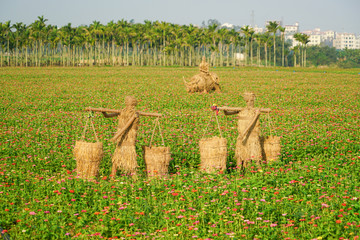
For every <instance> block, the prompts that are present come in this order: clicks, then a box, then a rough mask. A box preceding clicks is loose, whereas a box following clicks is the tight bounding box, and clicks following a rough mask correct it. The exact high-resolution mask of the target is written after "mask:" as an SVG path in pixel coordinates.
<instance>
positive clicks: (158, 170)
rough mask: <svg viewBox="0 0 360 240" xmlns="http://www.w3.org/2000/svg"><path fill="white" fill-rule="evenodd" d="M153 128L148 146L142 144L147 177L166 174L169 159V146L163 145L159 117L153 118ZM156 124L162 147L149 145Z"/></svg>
mask: <svg viewBox="0 0 360 240" xmlns="http://www.w3.org/2000/svg"><path fill="white" fill-rule="evenodd" d="M154 122H155V124H154V129H153V131H152V135H151V140H150V144H149V146H143V152H144V160H145V164H146V172H147V176H148V177H163V176H166V175H167V174H168V171H169V170H168V169H169V163H170V160H171V152H170V147H165V142H164V137H163V135H162V133H161V128H160V122H159V118H156V119H155V120H154ZM156 126H158V127H159V133H160V136H161V139H162V145H163V146H162V147H156V146H151V143H152V141H153V137H154V133H155V129H156Z"/></svg>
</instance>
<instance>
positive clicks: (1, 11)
mask: <svg viewBox="0 0 360 240" xmlns="http://www.w3.org/2000/svg"><path fill="white" fill-rule="evenodd" d="M252 11H254V23H255V24H256V25H258V26H259V27H264V23H265V21H266V20H272V21H273V20H283V23H284V24H285V25H291V24H294V23H295V22H298V23H299V25H300V30H301V31H304V30H312V29H314V28H320V29H321V30H324V31H325V30H334V31H337V32H350V33H356V34H360V0H177V1H175V0H127V1H124V0H0V22H5V21H8V20H10V21H11V23H12V24H14V23H16V22H23V23H25V24H30V23H32V22H34V21H35V20H36V19H37V17H38V16H42V15H43V16H44V17H45V18H46V19H48V22H47V23H48V24H52V25H57V26H58V27H62V26H64V25H66V24H68V23H71V24H72V25H73V26H79V25H81V24H83V25H90V24H91V23H92V22H93V21H95V20H96V21H100V22H101V23H102V24H107V23H108V22H109V21H111V20H114V21H115V22H116V21H117V20H120V19H125V20H131V19H134V20H135V22H140V23H143V21H144V20H151V21H155V20H159V21H166V22H170V23H177V24H190V23H192V24H196V25H201V23H202V22H203V21H205V22H207V20H208V19H217V20H218V21H220V22H221V23H226V22H227V23H232V24H234V25H239V26H243V25H251V23H252V17H251V13H252Z"/></svg>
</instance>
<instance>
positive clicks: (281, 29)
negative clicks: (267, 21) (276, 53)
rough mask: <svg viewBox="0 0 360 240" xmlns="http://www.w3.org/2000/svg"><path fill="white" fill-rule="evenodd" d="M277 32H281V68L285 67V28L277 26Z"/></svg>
mask: <svg viewBox="0 0 360 240" xmlns="http://www.w3.org/2000/svg"><path fill="white" fill-rule="evenodd" d="M279 31H280V32H281V41H282V51H281V66H282V67H283V66H284V65H285V63H284V60H285V54H284V51H285V28H284V27H282V26H279Z"/></svg>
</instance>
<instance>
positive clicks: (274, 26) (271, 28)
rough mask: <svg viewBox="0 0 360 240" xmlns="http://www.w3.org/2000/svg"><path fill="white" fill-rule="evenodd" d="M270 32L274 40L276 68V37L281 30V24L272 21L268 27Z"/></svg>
mask: <svg viewBox="0 0 360 240" xmlns="http://www.w3.org/2000/svg"><path fill="white" fill-rule="evenodd" d="M266 28H267V30H268V32H270V33H273V39H274V43H273V44H274V67H275V66H276V42H275V35H276V31H277V30H278V28H279V24H278V23H277V22H276V21H273V22H272V21H270V22H269V24H268V25H267V26H266Z"/></svg>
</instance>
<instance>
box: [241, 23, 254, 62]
mask: <svg viewBox="0 0 360 240" xmlns="http://www.w3.org/2000/svg"><path fill="white" fill-rule="evenodd" d="M241 31H242V32H243V34H244V35H245V65H247V58H248V55H249V53H248V51H249V50H248V48H249V47H248V46H249V38H250V34H251V31H252V29H251V27H250V26H249V25H246V26H244V27H242V28H241Z"/></svg>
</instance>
